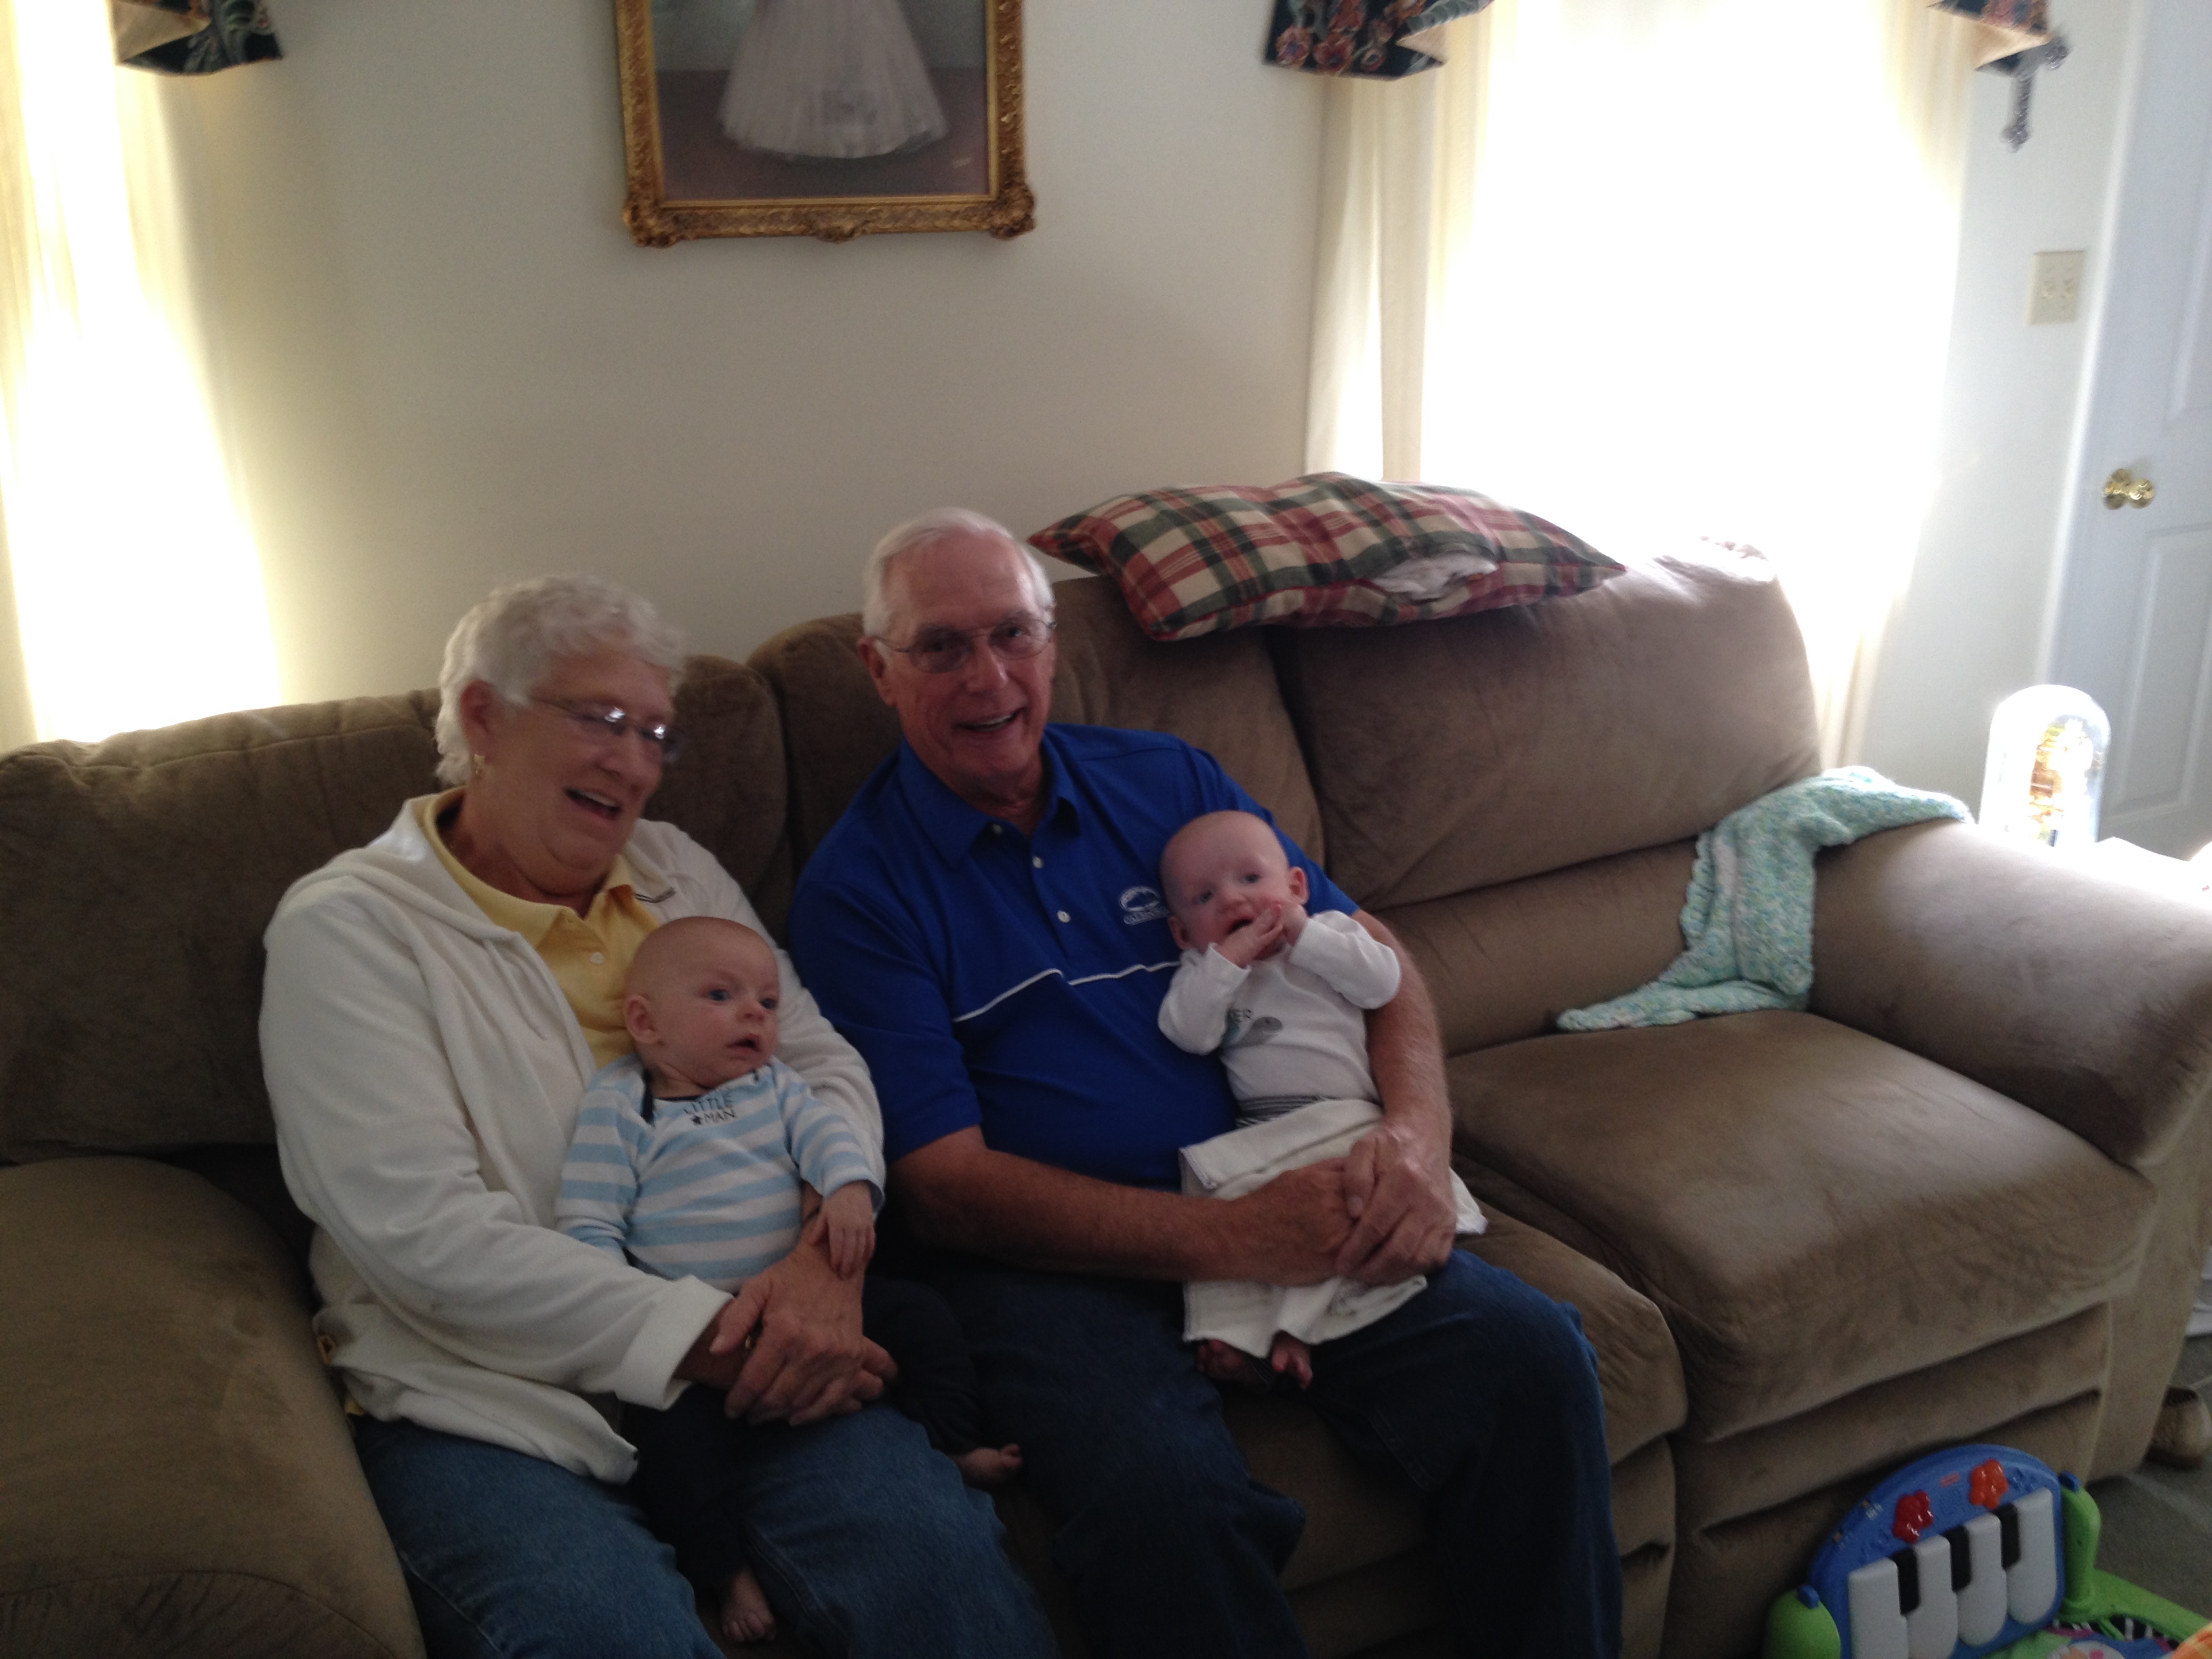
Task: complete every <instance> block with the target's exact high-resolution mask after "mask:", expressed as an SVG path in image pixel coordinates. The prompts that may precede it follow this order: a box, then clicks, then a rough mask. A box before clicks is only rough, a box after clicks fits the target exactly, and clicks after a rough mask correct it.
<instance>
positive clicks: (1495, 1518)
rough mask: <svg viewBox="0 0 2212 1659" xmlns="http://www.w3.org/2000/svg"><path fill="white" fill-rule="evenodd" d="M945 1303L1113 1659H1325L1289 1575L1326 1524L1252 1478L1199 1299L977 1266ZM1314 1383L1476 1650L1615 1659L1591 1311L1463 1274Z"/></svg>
mask: <svg viewBox="0 0 2212 1659" xmlns="http://www.w3.org/2000/svg"><path fill="white" fill-rule="evenodd" d="M940 1283H941V1285H942V1288H943V1289H944V1290H945V1293H946V1295H947V1296H948V1297H950V1298H951V1302H952V1304H953V1307H954V1309H955V1310H957V1312H958V1313H959V1314H960V1316H961V1320H962V1322H963V1325H964V1326H965V1327H966V1328H967V1331H968V1336H969V1341H970V1342H971V1343H972V1344H973V1345H974V1347H975V1361H976V1368H977V1370H978V1372H979V1374H980V1375H981V1379H982V1383H983V1398H984V1404H985V1408H986V1415H987V1418H988V1419H989V1421H990V1423H991V1425H992V1428H993V1430H994V1432H995V1433H997V1434H1000V1435H1003V1436H1004V1437H1006V1438H1007V1439H1010V1440H1015V1441H1018V1442H1019V1443H1021V1448H1022V1453H1023V1459H1024V1462H1023V1479H1024V1480H1026V1481H1028V1482H1029V1483H1030V1486H1031V1487H1032V1488H1033V1489H1034V1490H1035V1491H1036V1493H1037V1494H1038V1496H1039V1497H1040V1498H1042V1499H1043V1500H1044V1502H1045V1503H1046V1504H1047V1505H1048V1507H1049V1508H1050V1509H1051V1510H1053V1511H1054V1514H1055V1515H1056V1516H1058V1517H1059V1519H1060V1522H1061V1523H1062V1524H1061V1527H1060V1534H1059V1535H1058V1537H1057V1538H1056V1539H1055V1540H1054V1545H1053V1554H1054V1565H1056V1566H1057V1567H1058V1568H1059V1569H1060V1572H1061V1573H1062V1574H1063V1575H1064V1576H1066V1577H1068V1578H1071V1579H1073V1581H1074V1582H1075V1584H1076V1593H1077V1606H1078V1608H1079V1613H1080V1615H1081V1617H1082V1619H1083V1621H1084V1624H1085V1631H1086V1633H1087V1634H1088V1635H1089V1637H1090V1638H1091V1642H1092V1643H1093V1644H1094V1645H1095V1646H1096V1647H1097V1649H1098V1650H1099V1651H1100V1652H1101V1653H1102V1654H1103V1655H1114V1656H1124V1655H1126V1656H1130V1659H1139V1656H1143V1659H1165V1656H1170V1655H1184V1654H1187V1655H1191V1656H1194V1659H1199V1656H1202V1659H1230V1656H1235V1655H1251V1656H1254V1659H1281V1656H1285V1655H1296V1654H1302V1653H1304V1651H1305V1643H1304V1638H1303V1637H1301V1636H1300V1634H1299V1633H1298V1630H1297V1623H1296V1621H1295V1620H1293V1619H1292V1618H1291V1610H1290V1606H1289V1603H1288V1601H1286V1600H1285V1596H1284V1594H1283V1590H1282V1587H1281V1584H1280V1583H1279V1580H1278V1574H1279V1572H1280V1571H1281V1569H1282V1566H1283V1564H1284V1563H1285V1561H1286V1560H1288V1559H1290V1554H1291V1550H1292V1549H1294V1548H1295V1547H1297V1541H1298V1538H1299V1535H1300V1534H1301V1533H1302V1532H1303V1531H1304V1527H1305V1513H1304V1510H1302V1509H1301V1508H1300V1507H1299V1506H1298V1504H1296V1503H1294V1502H1292V1501H1291V1499H1290V1498H1285V1497H1284V1496H1283V1495H1282V1494H1281V1493H1279V1492H1271V1491H1269V1490H1268V1489H1267V1487H1265V1486H1261V1485H1260V1484H1259V1483H1257V1482H1256V1481H1255V1480H1253V1479H1252V1477H1251V1473H1250V1470H1249V1468H1247V1467H1246V1465H1245V1462H1244V1457H1243V1453H1242V1452H1240V1451H1239V1450H1238V1449H1237V1445H1236V1443H1235V1442H1234V1441H1233V1440H1232V1439H1231V1437H1230V1435H1229V1431H1228V1430H1227V1428H1226V1427H1225V1425H1224V1423H1223V1421H1222V1416H1221V1396H1220V1393H1219V1391H1218V1389H1216V1388H1215V1387H1214V1385H1213V1384H1212V1383H1209V1382H1207V1381H1206V1379H1205V1378H1204V1377H1202V1376H1200V1375H1199V1374H1198V1371H1197V1369H1196V1367H1195V1366H1194V1364H1193V1361H1192V1357H1191V1351H1190V1349H1189V1348H1188V1347H1187V1346H1184V1345H1183V1342H1182V1288H1181V1287H1180V1286H1178V1285H1152V1284H1145V1283H1141V1282H1139V1281H1134V1280H1124V1279H1083V1278H1075V1277H1071V1276H1067V1275H1062V1274H1054V1273H1027V1272H1022V1271H1018V1270H1015V1269H1011V1268H1002V1267H995V1266H991V1265H985V1264H972V1263H971V1264H961V1265H959V1266H957V1267H950V1268H948V1269H947V1271H946V1272H945V1275H944V1277H943V1279H941V1281H940ZM1313 1370H1314V1380H1313V1386H1312V1388H1311V1389H1310V1390H1307V1391H1306V1392H1305V1393H1304V1395H1297V1390H1296V1389H1295V1386H1294V1385H1291V1384H1289V1383H1279V1384H1278V1387H1279V1388H1287V1389H1291V1392H1292V1393H1293V1395H1295V1396H1296V1397H1299V1398H1303V1399H1304V1400H1305V1401H1307V1402H1308V1403H1309V1404H1310V1405H1311V1406H1312V1407H1313V1408H1314V1409H1315V1411H1316V1412H1317V1413H1319V1414H1320V1415H1321V1417H1322V1419H1324V1420H1325V1421H1326V1422H1327V1423H1328V1425H1329V1427H1330V1428H1331V1429H1332V1430H1334V1431H1335V1433H1336V1435H1337V1436H1338V1437H1339V1438H1340V1440H1342V1441H1343V1442H1344V1443H1345V1444H1346V1446H1347V1447H1348V1448H1349V1449H1351V1450H1352V1453H1353V1454H1354V1455H1356V1456H1358V1458H1360V1459H1361V1460H1362V1461H1363V1462H1365V1463H1367V1464H1368V1465H1370V1467H1372V1468H1376V1469H1377V1470H1379V1471H1381V1472H1382V1473H1383V1474H1384V1476H1385V1477H1386V1478H1387V1479H1389V1480H1392V1481H1393V1482H1395V1483H1396V1484H1397V1485H1398V1486H1400V1487H1401V1489H1403V1490H1405V1491H1406V1492H1408V1493H1409V1495H1413V1496H1415V1497H1417V1498H1418V1499H1419V1502H1420V1503H1421V1504H1422V1506H1423V1508H1424V1510H1425V1513H1426V1516H1427V1519H1428V1528H1429V1538H1430V1542H1431V1546H1432V1547H1433V1548H1434V1550H1435V1552H1436V1554H1437V1566H1438V1569H1439V1577H1440V1579H1441V1582H1442V1584H1443V1591H1444V1595H1445V1597H1446V1599H1447V1603H1448V1608H1449V1618H1450V1621H1451V1629H1452V1634H1453V1639H1454V1644H1455V1648H1456V1649H1457V1650H1458V1651H1460V1652H1462V1653H1466V1654H1474V1653H1481V1654H1489V1655H1508V1654H1518V1655H1528V1656H1532V1659H1533V1656H1540V1655H1541V1656H1542V1659H1616V1656H1618V1655H1619V1653H1620V1556H1619V1553H1618V1552H1617V1550H1616V1548H1615V1546H1614V1542H1613V1516H1612V1492H1613V1485H1612V1474H1611V1469H1610V1468H1609V1466H1608V1463H1607V1458H1606V1449H1605V1413H1604V1403H1603V1401H1602V1400H1601V1396H1600V1395H1599V1392H1598V1381H1597V1364H1596V1359H1595V1355H1594V1354H1593V1353H1592V1352H1591V1350H1590V1346H1589V1342H1588V1341H1587V1340H1585V1339H1584V1338H1583V1334H1582V1321H1581V1319H1580V1318H1579V1317H1578V1316H1577V1315H1576V1313H1575V1311H1574V1310H1572V1309H1571V1308H1565V1307H1562V1306H1561V1305H1560V1304H1558V1303H1556V1302H1553V1301H1552V1300H1551V1299H1550V1298H1549V1297H1546V1296H1544V1295H1542V1294H1541V1293H1540V1292H1538V1291H1534V1290H1531V1289H1530V1288H1529V1287H1528V1285H1524V1284H1522V1282H1521V1281H1520V1280H1519V1279H1516V1278H1515V1277H1514V1276H1513V1275H1512V1274H1510V1273H1506V1272H1504V1270H1503V1269H1501V1268H1498V1267H1492V1266H1490V1265H1489V1264H1488V1263H1487V1262H1485V1261H1480V1260H1478V1259H1477V1258H1475V1257H1474V1256H1471V1255H1466V1254H1464V1253H1462V1252H1458V1251H1455V1252H1454V1253H1453V1255H1452V1257H1451V1260H1450V1261H1449V1263H1448V1264H1447V1265H1446V1267H1444V1268H1443V1270H1442V1271H1441V1272H1439V1273H1434V1274H1431V1276H1430V1279H1429V1285H1428V1288H1427V1289H1426V1290H1425V1291H1422V1293H1421V1294H1420V1295H1419V1296H1418V1297H1414V1298H1413V1300H1412V1301H1411V1302H1409V1303H1407V1304H1406V1305H1405V1306H1404V1307H1402V1308H1400V1309H1399V1310H1397V1311H1395V1313H1393V1314H1391V1315H1390V1316H1389V1317H1388V1318H1386V1319H1383V1320H1379V1321H1377V1322H1376V1323H1374V1324H1372V1325H1370V1326H1369V1327H1367V1328H1365V1329H1364V1330H1361V1331H1356V1332H1354V1333H1353V1334H1351V1335H1350V1336H1346V1337H1340V1338H1338V1339H1337V1340H1335V1341H1333V1342H1326V1343H1323V1344H1322V1345H1321V1346H1319V1347H1316V1349H1315V1350H1314V1352H1313Z"/></svg>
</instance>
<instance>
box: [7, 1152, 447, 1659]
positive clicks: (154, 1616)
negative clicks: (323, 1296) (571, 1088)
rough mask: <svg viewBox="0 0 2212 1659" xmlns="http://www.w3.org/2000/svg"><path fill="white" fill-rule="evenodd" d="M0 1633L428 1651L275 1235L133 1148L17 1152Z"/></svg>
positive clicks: (175, 1650) (186, 1645)
mask: <svg viewBox="0 0 2212 1659" xmlns="http://www.w3.org/2000/svg"><path fill="white" fill-rule="evenodd" d="M0 1261H5V1262H6V1263H7V1271H6V1273H4V1274H0V1330H4V1331H5V1332H6V1333H7V1340H6V1342H5V1343H4V1344H0V1651H5V1652H8V1653H52V1654H102V1655H131V1654H146V1655H155V1654H160V1655H163V1656H173V1659H190V1656H208V1659H229V1656H233V1655H236V1654H242V1653H257V1654H307V1653H313V1654H321V1655H328V1656H331V1659H341V1656H357V1659H397V1656H419V1655H420V1654H421V1652H422V1643H421V1641H420V1639H419V1638H418V1637H417V1636H416V1629H415V1614H414V1609H413V1607H411V1605H410V1602H409V1601H408V1595H407V1588H406V1585H405V1583H404V1581H403V1580H402V1578H401V1577H400V1572H399V1563H398V1560H397V1559H394V1557H393V1555H392V1545H391V1543H390V1541H388V1540H387V1539H386V1536H385V1532H384V1528H383V1526H382V1524H381V1523H380V1522H379V1521H378V1519H377V1516H376V1507H375V1504H374V1502H373V1501H372V1500H371V1499H370V1498H369V1494H368V1483H367V1482H366V1481H365V1480H362V1474H361V1466H360V1464H359V1463H358V1462H356V1461H355V1458H354V1455H353V1443H352V1440H351V1437H349V1435H348V1433H347V1432H346V1427H345V1420H344V1419H343V1417H342V1416H341V1415H340V1413H339V1411H338V1407H337V1399H336V1397H335V1395H333V1394H332V1392H331V1388H330V1385H329V1383H327V1382H326V1381H325V1376H324V1373H323V1370H322V1367H321V1365H320V1364H319V1363H318V1362H317V1360H316V1358H315V1347H314V1339H313V1335H312V1334H311V1333H310V1332H309V1330H308V1328H307V1304H306V1299H305V1287H304V1286H303V1285H302V1284H301V1281H300V1277H299V1274H298V1272H297V1270H296V1269H295V1268H294V1267H293V1266H292V1265H291V1263H290V1262H289V1261H287V1260H286V1259H285V1256H284V1253H283V1249H281V1248H280V1247H279V1246H278V1244H277V1243H276V1240H275V1239H274V1238H272V1237H270V1236H269V1234H268V1233H267V1232H266V1231H264V1229H263V1228H262V1227H261V1226H260V1225H259V1224H258V1223H257V1222H255V1221H254V1220H253V1219H252V1218H251V1217H250V1216H248V1215H247V1214H246V1212H245V1211H244V1210H242V1209H240V1207H239V1206H237V1205H235V1204H234V1203H233V1202H232V1201H231V1200H228V1199H227V1198H225V1197H223V1196H222V1194H219V1193H217V1192H216V1191H215V1189H214V1188H211V1187H210V1186H208V1185H207V1183H206V1182H203V1181H201V1180H199V1179H198V1178H197V1176H190V1175H186V1174H185V1173H184V1172H183V1171H181V1170H170V1169H165V1168H163V1167H161V1165H159V1164H149V1163H146V1162H143V1161H142V1160H140V1159H137V1158H66V1159H58V1160H55V1161H53V1162H50V1163H46V1164H38V1165H35V1166H33V1167H30V1168H26V1169H14V1170H0Z"/></svg>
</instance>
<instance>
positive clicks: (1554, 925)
mask: <svg viewBox="0 0 2212 1659" xmlns="http://www.w3.org/2000/svg"><path fill="white" fill-rule="evenodd" d="M1696 846H1697V843H1696V842H1687V841H1679V842H1674V844H1673V845H1672V846H1669V847H1655V848H1646V849H1645V850H1644V851H1642V852H1637V853H1623V854H1620V856H1619V857H1617V858H1609V859H1593V860H1590V861H1589V863H1587V864H1577V865H1574V866H1571V867H1569V868H1567V869H1565V870H1553V871H1550V872H1547V873H1546V874H1543V875H1541V876H1530V877H1528V878H1526V879H1525V880H1522V881H1509V882H1501V883H1499V884H1498V885H1497V886H1495V887H1480V888H1477V889H1475V890H1474V891H1473V892H1469V893H1455V894H1453V895H1452V896H1450V897H1449V898H1440V899H1430V900H1427V901H1425V902H1423V903H1419V904H1402V905H1400V906H1398V907H1397V908H1395V909H1389V910H1385V911H1383V913H1382V917H1383V921H1386V922H1388V923H1389V925H1390V929H1391V931H1392V932H1393V933H1395V934H1397V936H1398V942H1399V943H1400V944H1401V945H1404V946H1405V947H1406V948H1407V951H1411V952H1412V953H1413V960H1414V961H1415V962H1416V963H1419V966H1420V969H1421V975H1422V977H1423V978H1424V979H1425V980H1426V981H1428V987H1429V994H1430V995H1431V997H1433V998H1434V999H1435V1000H1436V1005H1437V1023H1438V1024H1439V1025H1440V1026H1441V1027H1442V1028H1443V1040H1444V1052H1445V1053H1446V1054H1464V1053H1465V1052H1467V1051H1468V1049H1471V1048H1487V1047H1488V1046H1489V1045H1491V1044H1492V1043H1493V1042H1513V1041H1515V1040H1516V1039H1517V1038H1520V1037H1532V1036H1542V1035H1543V1034H1544V1033H1545V1032H1547V1031H1548V1030H1551V1029H1552V1028H1553V1022H1555V1021H1556V1020H1557V1019H1558V1018H1559V1016H1560V1015H1561V1014H1562V1013H1564V1012H1566V1011H1567V1010H1568V1009H1570V1008H1581V1007H1585V1006H1588V1005H1589V1004H1590V1003H1593V1002H1603V1001H1605V1000H1607V999H1609V998H1612V997H1617V996H1620V995H1621V994H1623V993H1625V992H1628V991H1632V990H1634V989H1635V988H1636V987H1638V986H1639V985H1643V984H1644V983H1646V982H1648V981H1650V980H1651V979H1653V978H1655V977H1656V976H1657V975H1658V974H1659V971H1660V970H1661V969H1663V968H1665V967H1666V965H1667V964H1668V963H1670V962H1672V961H1673V960H1674V958H1675V957H1678V956H1680V954H1681V951H1682V926H1681V915H1682V896H1683V893H1684V892H1685V891H1686V890H1687V889H1688V887H1689V884H1690V865H1691V860H1692V857H1693V856H1694V854H1695V851H1696Z"/></svg>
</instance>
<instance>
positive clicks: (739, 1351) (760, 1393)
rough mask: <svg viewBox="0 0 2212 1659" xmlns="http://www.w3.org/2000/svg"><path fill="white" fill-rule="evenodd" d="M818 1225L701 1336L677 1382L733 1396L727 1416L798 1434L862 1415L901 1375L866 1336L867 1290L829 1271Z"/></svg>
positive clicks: (759, 1276)
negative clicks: (797, 1429) (863, 1299)
mask: <svg viewBox="0 0 2212 1659" xmlns="http://www.w3.org/2000/svg"><path fill="white" fill-rule="evenodd" d="M825 1232H826V1228H825V1227H824V1225H823V1220H822V1218H821V1217H820V1216H819V1215H817V1217H816V1218H814V1219H813V1220H812V1221H811V1222H809V1223H808V1224H807V1226H806V1230H805V1232H804V1233H802V1234H801V1235H800V1236H799V1246H798V1248H797V1249H794V1250H793V1251H792V1253H791V1254H790V1255H787V1256H786V1257H784V1259H783V1260H782V1261H779V1262H777V1263H776V1264H775V1266H774V1267H769V1268H766V1269H764V1270H763V1271H762V1272H760V1273H755V1274H754V1275H753V1276H752V1277H751V1278H750V1279H747V1280H746V1281H745V1283H744V1288H743V1289H742V1290H740V1291H738V1294H737V1295H736V1296H735V1297H732V1299H731V1301H730V1302H729V1304H728V1305H726V1307H724V1308H723V1310H722V1311H721V1312H720V1314H719V1315H718V1316H716V1317H715V1319H714V1322H713V1323H712V1324H710V1325H709V1326H708V1328H706V1329H705V1330H704V1331H702V1332H701V1333H700V1336H699V1340H697V1341H696V1342H695V1343H693V1344H692V1346H691V1352H690V1353H688V1354H686V1355H685V1356H684V1361H683V1363H682V1364H679V1365H678V1366H677V1368H676V1375H677V1376H682V1377H687V1378H690V1379H691V1380H694V1381H696V1382H701V1383H707V1384H708V1385H710V1386H712V1387H715V1388H724V1389H728V1391H729V1395H728V1399H727V1400H726V1402H725V1404H724V1409H725V1410H726V1411H727V1412H728V1413H729V1414H730V1415H731V1416H732V1417H743V1418H744V1419H746V1420H747V1421H748V1422H752V1423H770V1422H776V1421H785V1422H788V1423H791V1424H792V1425H794V1426H796V1425H800V1424H805V1423H812V1422H815V1421H817V1420H818V1419H822V1418H824V1417H829V1416H831V1415H833V1414H835V1413H843V1412H855V1411H858V1410H860V1407H862V1406H863V1405H864V1404H866V1402H867V1401H871V1400H873V1399H875V1398H876V1397H877V1396H878V1395H880V1394H882V1393H883V1391H884V1383H886V1382H887V1381H889V1380H890V1377H891V1376H893V1375H894V1372H895V1368H894V1367H893V1365H892V1364H891V1360H890V1355H889V1354H887V1353H885V1352H884V1351H883V1350H882V1349H881V1348H879V1347H878V1346H876V1345H875V1344H874V1343H872V1342H871V1341H869V1340H867V1338H866V1337H865V1336H863V1335H862V1334H860V1279H859V1278H858V1277H854V1278H852V1279H842V1278H840V1277H839V1276H838V1274H837V1272H836V1268H835V1267H832V1266H831V1265H830V1262H829V1253H828V1250H827V1249H826V1248H825V1241H824V1234H825Z"/></svg>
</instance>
